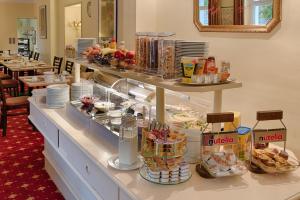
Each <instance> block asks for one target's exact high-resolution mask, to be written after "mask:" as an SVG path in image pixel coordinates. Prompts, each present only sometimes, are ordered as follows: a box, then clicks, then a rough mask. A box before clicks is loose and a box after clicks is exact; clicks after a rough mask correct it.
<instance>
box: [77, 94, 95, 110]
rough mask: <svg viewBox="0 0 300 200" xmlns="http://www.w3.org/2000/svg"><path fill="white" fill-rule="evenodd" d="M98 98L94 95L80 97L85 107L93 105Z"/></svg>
mask: <svg viewBox="0 0 300 200" xmlns="http://www.w3.org/2000/svg"><path fill="white" fill-rule="evenodd" d="M97 100H98V99H97V98H96V97H94V96H82V97H81V98H80V101H81V103H82V104H83V106H84V107H89V106H90V105H93V104H94V103H95V102H96V101H97Z"/></svg>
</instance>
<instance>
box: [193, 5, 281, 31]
mask: <svg viewBox="0 0 300 200" xmlns="http://www.w3.org/2000/svg"><path fill="white" fill-rule="evenodd" d="M273 1H274V5H273V18H272V20H271V21H270V22H269V23H268V24H267V25H265V26H257V25H207V26H204V25H202V24H201V22H200V19H199V6H198V5H199V0H194V24H195V25H196V27H197V28H198V30H199V31H200V32H244V33H269V32H271V31H272V30H273V29H274V28H275V27H276V26H277V25H278V24H279V23H280V22H281V4H282V2H281V0H273Z"/></svg>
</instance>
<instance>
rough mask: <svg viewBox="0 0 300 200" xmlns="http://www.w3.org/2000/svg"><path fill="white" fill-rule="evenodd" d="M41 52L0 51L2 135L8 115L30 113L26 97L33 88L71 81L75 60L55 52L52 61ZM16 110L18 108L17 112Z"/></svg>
mask: <svg viewBox="0 0 300 200" xmlns="http://www.w3.org/2000/svg"><path fill="white" fill-rule="evenodd" d="M39 58H40V53H38V52H30V54H29V56H28V57H25V56H20V55H18V54H14V55H10V54H0V98H1V99H0V100H1V102H2V105H1V125H2V129H3V131H2V136H3V137H4V136H6V132H7V118H8V116H16V115H24V114H29V103H28V98H29V97H30V96H32V91H33V90H34V89H41V88H46V87H47V86H49V85H54V84H70V83H71V82H72V80H73V79H72V72H73V67H74V62H72V61H69V60H67V61H66V62H65V63H64V62H63V58H62V57H57V56H54V58H53V63H52V64H50V63H46V62H44V61H43V60H40V59H39ZM16 110H17V112H16Z"/></svg>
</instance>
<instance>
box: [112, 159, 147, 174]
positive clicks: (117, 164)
mask: <svg viewBox="0 0 300 200" xmlns="http://www.w3.org/2000/svg"><path fill="white" fill-rule="evenodd" d="M107 162H108V165H109V166H110V167H112V168H114V169H117V170H121V171H131V170H136V169H139V168H140V167H141V166H143V164H144V163H143V162H142V161H141V160H140V158H137V162H136V163H134V164H133V165H124V164H121V163H120V162H119V156H118V155H114V156H112V157H111V158H110V159H108V161H107Z"/></svg>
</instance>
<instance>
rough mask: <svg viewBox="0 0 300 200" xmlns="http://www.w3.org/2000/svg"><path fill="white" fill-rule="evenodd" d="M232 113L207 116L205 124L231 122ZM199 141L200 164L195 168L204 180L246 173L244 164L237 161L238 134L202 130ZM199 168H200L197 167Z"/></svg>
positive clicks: (232, 119) (235, 132)
mask: <svg viewBox="0 0 300 200" xmlns="http://www.w3.org/2000/svg"><path fill="white" fill-rule="evenodd" d="M233 121H234V113H212V114H207V123H212V124H214V123H221V122H233ZM201 135H202V140H201V144H202V146H201V163H200V164H199V165H198V166H197V167H196V169H197V171H198V172H199V170H198V169H199V168H201V169H202V170H201V171H204V175H203V173H202V172H199V174H200V175H201V176H203V177H205V178H207V177H208V176H207V175H206V174H208V175H210V176H209V177H213V178H218V177H225V176H240V175H243V174H244V173H246V172H247V167H246V166H245V164H244V162H242V161H241V160H240V159H239V156H238V155H239V152H238V150H237V149H238V148H237V146H238V142H239V140H238V132H237V130H235V131H229V132H211V131H209V132H207V131H206V130H203V132H202V134H201ZM199 166H200V167H199Z"/></svg>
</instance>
